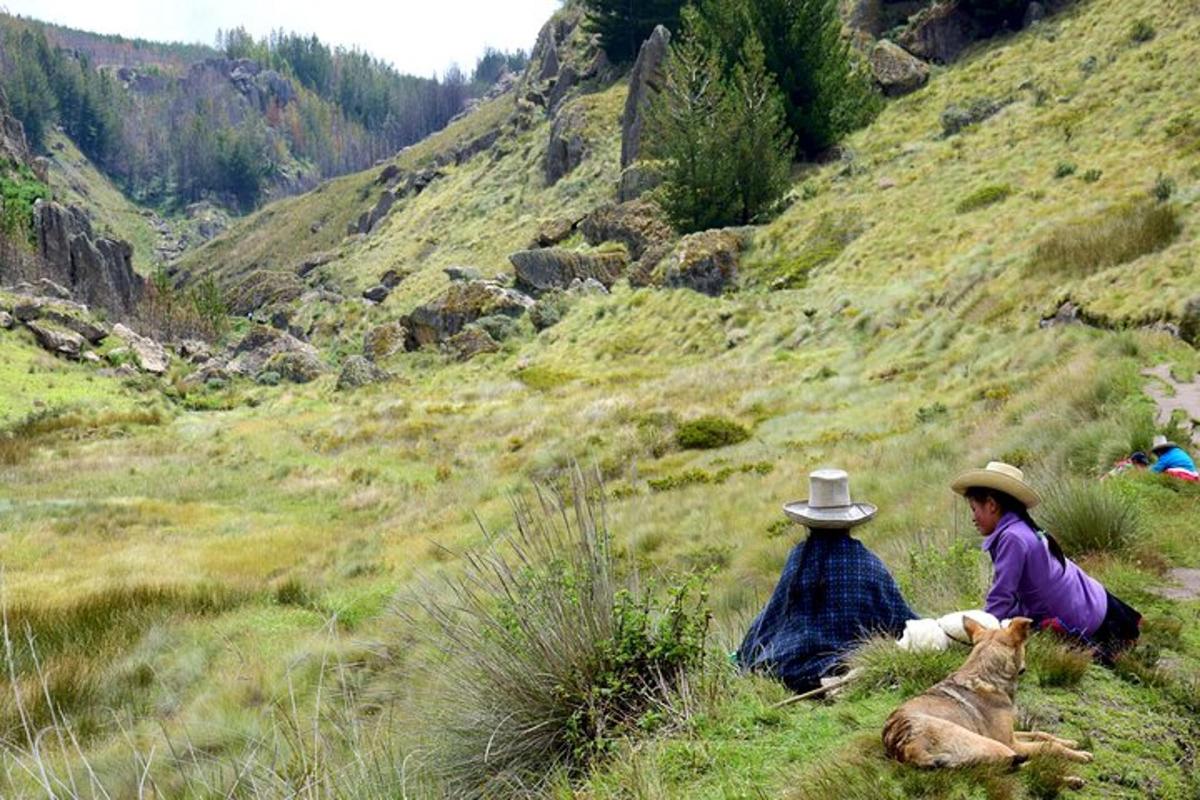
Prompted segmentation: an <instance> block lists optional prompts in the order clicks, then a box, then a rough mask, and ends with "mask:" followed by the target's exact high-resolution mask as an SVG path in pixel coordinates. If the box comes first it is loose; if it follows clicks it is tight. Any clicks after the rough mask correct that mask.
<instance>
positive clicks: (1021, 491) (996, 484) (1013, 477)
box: [950, 461, 1042, 508]
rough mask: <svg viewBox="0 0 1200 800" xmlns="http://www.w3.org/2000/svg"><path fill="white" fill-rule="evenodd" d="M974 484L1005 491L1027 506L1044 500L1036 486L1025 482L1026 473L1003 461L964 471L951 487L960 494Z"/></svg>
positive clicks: (1031, 506)
mask: <svg viewBox="0 0 1200 800" xmlns="http://www.w3.org/2000/svg"><path fill="white" fill-rule="evenodd" d="M973 486H979V487H982V488H985V489H995V490H996V491H998V492H1004V493H1005V494H1007V495H1009V496H1010V497H1015V498H1016V499H1017V500H1019V501H1021V502H1022V503H1023V504H1024V505H1025V507H1026V508H1033V507H1034V506H1036V505H1037V504H1038V503H1040V502H1042V498H1041V497H1039V496H1038V493H1037V492H1036V491H1034V488H1033V487H1032V486H1030V485H1029V484H1028V483H1026V482H1025V473H1023V472H1021V470H1019V469H1017V468H1016V467H1014V466H1013V465H1012V464H1005V463H1004V462H1003V461H989V462H988V465H987V466H986V467H984V468H983V469H973V470H969V471H967V472H964V473H963V474H961V475H959V476H958V477H957V478H955V479H954V482H953V483H951V484H950V488H951V489H953V490H954V491H956V492H958V493H959V494H966V492H967V489H970V488H971V487H973Z"/></svg>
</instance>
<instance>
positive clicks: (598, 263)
mask: <svg viewBox="0 0 1200 800" xmlns="http://www.w3.org/2000/svg"><path fill="white" fill-rule="evenodd" d="M508 260H509V261H511V262H512V264H513V266H514V267H516V268H517V288H519V289H521V290H523V291H527V292H530V293H535V294H536V293H538V292H545V291H548V290H550V289H566V288H567V287H568V286H570V285H571V282H572V281H574V280H575V279H576V278H578V279H580V280H587V279H588V278H595V279H596V280H597V281H599V282H600V283H601V284H603V285H604V287H605V288H606V289H607V288H610V287H611V286H612V285H613V284H614V283H616V282H617V279H618V278H620V277H621V276H622V275H623V274H624V272H625V268H626V267H627V266H629V259H628V257H627V256H626V255H625V254H624V253H621V252H613V253H574V252H571V251H570V250H561V249H559V248H554V247H551V248H545V249H541V250H522V251H520V252H517V253H513V254H512V255H511V256H509V257H508Z"/></svg>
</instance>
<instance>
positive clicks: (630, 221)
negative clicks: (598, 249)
mask: <svg viewBox="0 0 1200 800" xmlns="http://www.w3.org/2000/svg"><path fill="white" fill-rule="evenodd" d="M579 229H580V231H582V232H583V236H584V238H585V239H586V240H587V243H588V244H590V245H593V246H594V245H598V244H601V243H603V242H620V243H622V244H624V245H625V247H626V248H627V249H628V250H629V257H630V258H632V259H634V260H635V261H636V260H637V259H640V258H641V257H642V255H643V254H644V253H645V252H646V250H647V248H650V247H652V246H654V245H658V244H662V243H664V242H669V241H671V240H672V239H674V238H675V231H674V230H673V229H672V228H671V226H670V225H669V224H668V223H667V221H666V219H665V218H664V217H663V213H662V209H661V208H659V207H658V204H657V203H654V202H651V201H649V200H642V199H638V200H631V201H630V202H628V203H621V204H620V205H604V206H601V207H600V208H597V209H596V210H595V211H593V212H592V213H590V214H588V215H587V216H586V217H584V218H583V221H582V222H580V223H579Z"/></svg>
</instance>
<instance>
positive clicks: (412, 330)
mask: <svg viewBox="0 0 1200 800" xmlns="http://www.w3.org/2000/svg"><path fill="white" fill-rule="evenodd" d="M533 305H534V300H533V298H531V297H529V296H528V295H525V294H522V293H521V292H518V291H514V290H512V289H507V288H505V287H503V286H500V285H499V284H497V283H494V282H492V281H470V282H468V283H452V284H450V286H449V287H448V288H447V289H446V291H445V292H444V293H443V294H442V295H441V296H439V297H438V298H436V299H435V300H433V301H431V302H429V303H426V304H424V305H421V306H418V307H416V308H415V309H413V310H412V311H411V312H410V313H409V315H408V316H407V317H406V318H405V320H404V322H403V324H404V327H405V328H406V329H407V330H408V338H409V341H408V345H409V347H410V348H416V347H421V346H422V345H427V344H433V343H435V342H444V341H446V340H447V339H449V338H450V337H452V336H454V335H455V334H457V333H458V332H459V331H461V330H462V329H463V328H465V327H466V326H467V325H468V324H470V323H472V322H475V321H476V320H478V319H479V318H481V317H487V316H491V315H494V314H503V315H505V316H509V317H519V316H521V315H522V314H524V313H525V312H526V311H528V310H529V309H530V308H532V307H533Z"/></svg>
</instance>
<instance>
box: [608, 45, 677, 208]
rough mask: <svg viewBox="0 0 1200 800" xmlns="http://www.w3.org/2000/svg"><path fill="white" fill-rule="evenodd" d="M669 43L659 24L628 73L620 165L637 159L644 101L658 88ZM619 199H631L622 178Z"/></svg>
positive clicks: (644, 117)
mask: <svg viewBox="0 0 1200 800" xmlns="http://www.w3.org/2000/svg"><path fill="white" fill-rule="evenodd" d="M670 44H671V32H670V31H668V30H667V29H666V28H664V27H663V26H662V25H659V26H658V27H657V28H655V29H654V32H653V33H651V34H650V38H649V39H647V40H646V41H645V42H643V43H642V47H641V49H640V50H639V51H638V57H637V61H635V62H634V64H633V72H632V73H630V76H629V94H628V96H626V98H625V111H624V113H623V114H622V115H621V169H622V170H624V169H625V168H627V167H628V166H630V165H631V164H633V162H634V161H636V160H637V158H638V155H639V154H640V153H641V148H642V128H643V127H644V126H645V122H646V104H647V102H648V101H649V98H650V96H651V95H652V94H653V93H654V91H655V90H657V88H658V84H659V81H660V79H661V71H662V64H663V61H665V60H666V57H667V48H668V47H669V46H670ZM620 199H621V200H632V199H633V196H632V195H630V194H629V193H628V192H627V191H626V189H625V184H624V181H622V189H621V197H620Z"/></svg>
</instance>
